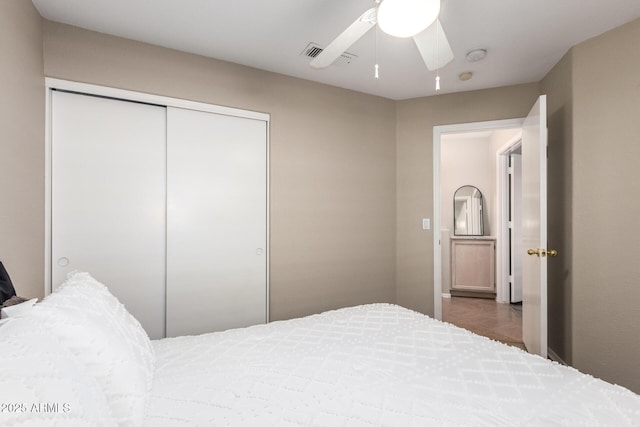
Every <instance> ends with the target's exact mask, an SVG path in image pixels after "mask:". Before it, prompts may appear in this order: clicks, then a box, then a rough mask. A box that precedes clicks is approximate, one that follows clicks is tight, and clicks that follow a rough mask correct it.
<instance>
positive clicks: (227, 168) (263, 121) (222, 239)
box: [49, 90, 268, 338]
mask: <svg viewBox="0 0 640 427" xmlns="http://www.w3.org/2000/svg"><path fill="white" fill-rule="evenodd" d="M228 111H231V109H223V113H216V112H211V111H202V110H198V109H193V108H182V107H176V106H172V105H166V104H165V105H163V103H158V104H155V103H149V102H136V101H134V100H125V99H114V98H111V97H102V96H93V95H88V94H82V93H74V92H66V91H61V90H51V91H50V161H51V163H50V180H51V181H50V208H51V210H50V240H49V241H50V257H51V259H50V274H51V284H52V287H53V288H55V287H56V286H58V285H59V284H60V283H62V282H63V281H64V279H65V277H66V274H67V273H68V272H70V271H73V270H81V271H87V272H89V273H90V274H91V275H92V276H94V277H95V278H96V279H98V280H99V281H101V282H102V283H104V284H105V285H107V286H108V287H109V289H110V291H111V292H112V293H113V294H114V295H115V296H116V297H117V298H118V299H119V300H120V301H121V302H122V303H123V304H124V305H125V306H126V308H127V309H128V310H129V311H130V312H131V313H132V314H133V315H134V316H135V317H136V318H137V319H138V320H139V321H140V323H141V324H142V326H143V327H144V328H145V330H146V331H147V333H148V334H149V336H150V337H151V338H161V337H164V336H177V335H186V334H199V333H204V332H211V331H218V330H224V329H228V328H233V327H242V326H248V325H252V324H258V323H265V322H266V321H267V301H268V278H267V249H268V248H267V206H268V200H267V150H268V147H267V132H268V116H267V115H263V116H265V117H260V116H259V115H258V118H254V117H243V116H242V115H234V114H232V113H231V114H227V112H228Z"/></svg>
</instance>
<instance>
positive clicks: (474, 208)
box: [453, 185, 484, 236]
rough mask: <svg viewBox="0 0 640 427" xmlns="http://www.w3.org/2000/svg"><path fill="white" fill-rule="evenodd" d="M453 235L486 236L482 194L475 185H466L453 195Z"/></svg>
mask: <svg viewBox="0 0 640 427" xmlns="http://www.w3.org/2000/svg"><path fill="white" fill-rule="evenodd" d="M453 234H454V235H455V236H483V235H484V227H483V219H482V193H481V192H480V190H478V189H477V188H476V187H474V186H473V185H464V186H462V187H460V188H458V189H457V190H456V192H455V193H454V194H453Z"/></svg>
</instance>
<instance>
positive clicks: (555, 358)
mask: <svg viewBox="0 0 640 427" xmlns="http://www.w3.org/2000/svg"><path fill="white" fill-rule="evenodd" d="M547 356H548V357H549V359H551V360H553V361H554V362H558V363H560V364H562V365H565V366H570V365H569V364H568V363H567V362H565V361H564V359H563V358H562V357H560V356H558V354H557V353H556V352H555V351H553V350H552V349H551V348H547Z"/></svg>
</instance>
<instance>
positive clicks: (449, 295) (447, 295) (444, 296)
mask: <svg viewBox="0 0 640 427" xmlns="http://www.w3.org/2000/svg"><path fill="white" fill-rule="evenodd" d="M442 298H451V294H445V293H443V294H442Z"/></svg>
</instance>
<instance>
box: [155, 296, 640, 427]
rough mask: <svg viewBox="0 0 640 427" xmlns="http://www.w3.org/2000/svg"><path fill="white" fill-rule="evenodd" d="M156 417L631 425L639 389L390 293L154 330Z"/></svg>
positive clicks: (282, 422)
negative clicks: (378, 300) (211, 329)
mask: <svg viewBox="0 0 640 427" xmlns="http://www.w3.org/2000/svg"><path fill="white" fill-rule="evenodd" d="M153 344H154V347H155V353H156V358H157V363H156V366H157V371H156V374H155V377H154V384H153V388H152V393H151V399H150V404H149V409H148V415H147V418H146V424H147V425H149V426H154V427H155V426H172V427H176V426H178V427H179V426H196V425H198V426H301V425H302V426H403V427H404V426H429V425H442V426H520V425H522V426H548V425H564V426H578V425H580V426H582V425H589V426H591V425H593V426H606V425H610V426H616V427H618V426H628V425H640V396H638V395H636V394H634V393H632V392H630V391H628V390H626V389H624V388H622V387H618V386H614V385H611V384H608V383H606V382H604V381H601V380H598V379H595V378H592V377H590V376H587V375H584V374H582V373H580V372H578V371H576V370H575V369H572V368H567V367H565V366H562V365H559V364H557V363H554V362H551V361H548V360H545V359H543V358H541V357H538V356H534V355H530V354H528V353H526V352H524V351H522V350H519V349H517V348H514V347H508V346H506V345H504V344H501V343H497V342H494V341H491V340H489V339H487V338H484V337H480V336H477V335H474V334H472V333H471V332H468V331H466V330H464V329H460V328H457V327H455V326H452V325H449V324H446V323H442V322H439V321H436V320H433V319H431V318H429V317H426V316H423V315H421V314H418V313H415V312H413V311H410V310H407V309H404V308H401V307H398V306H394V305H388V304H373V305H366V306H359V307H353V308H347V309H341V310H336V311H331V312H327V313H323V314H320V315H315V316H310V317H305V318H301V319H294V320H289V321H285V322H274V323H271V324H269V325H260V326H254V327H250V328H245V329H237V330H231V331H227V332H221V333H213V334H207V335H201V336H194V337H179V338H168V339H163V340H159V341H154V342H153Z"/></svg>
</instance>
